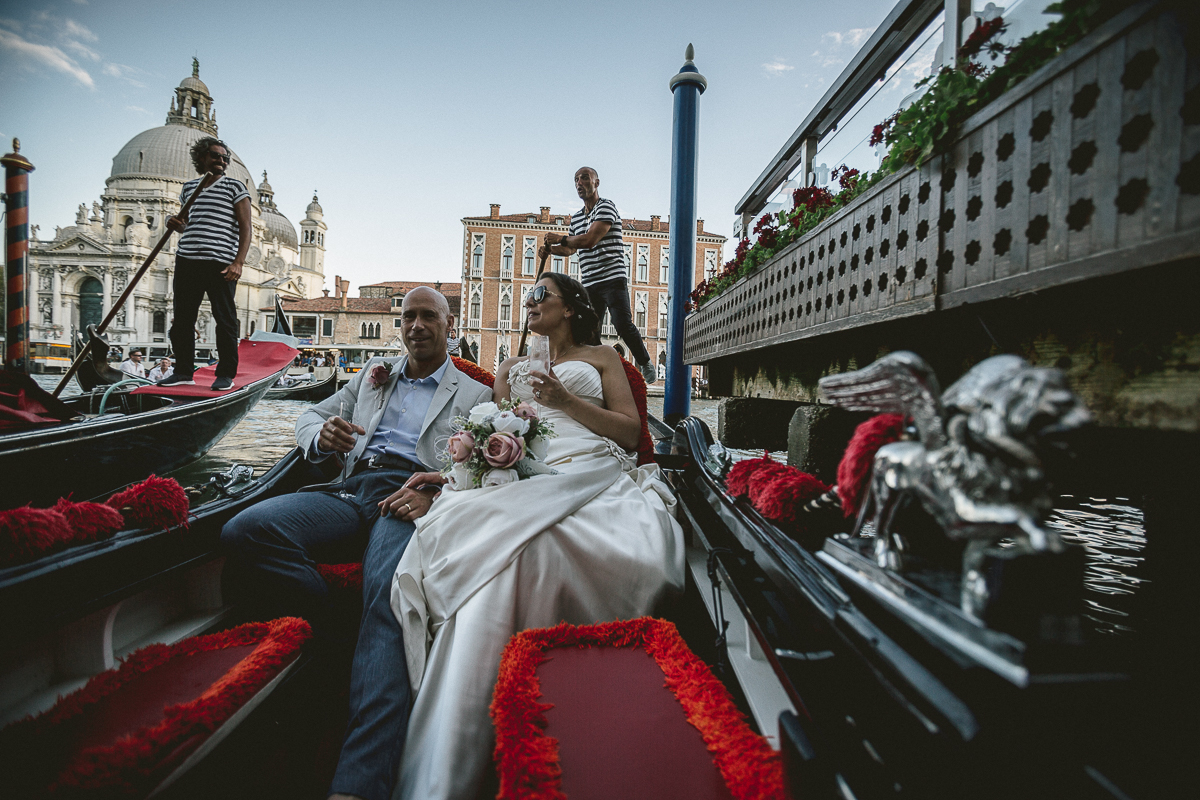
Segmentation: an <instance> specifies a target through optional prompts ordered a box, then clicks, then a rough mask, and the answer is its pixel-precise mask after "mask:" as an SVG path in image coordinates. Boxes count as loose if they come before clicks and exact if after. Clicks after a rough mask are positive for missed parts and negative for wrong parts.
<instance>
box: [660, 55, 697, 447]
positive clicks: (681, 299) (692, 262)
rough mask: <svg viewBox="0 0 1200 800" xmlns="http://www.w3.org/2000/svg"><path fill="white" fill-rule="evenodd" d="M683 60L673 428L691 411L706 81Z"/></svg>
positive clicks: (677, 90)
mask: <svg viewBox="0 0 1200 800" xmlns="http://www.w3.org/2000/svg"><path fill="white" fill-rule="evenodd" d="M694 56H695V51H694V50H693V48H692V46H691V45H690V44H689V45H688V46H687V52H686V54H685V55H684V58H685V59H686V60H685V61H684V63H683V66H682V67H680V68H679V72H678V73H677V74H676V75H675V77H673V78H671V83H670V87H671V93H672V94H673V95H675V111H674V122H673V124H672V126H671V288H670V307H669V308H668V313H667V383H666V387H665V388H664V389H663V394H664V396H663V421H664V422H666V423H667V424H668V425H671V426H675V425H676V424H678V423H679V421H680V420H682V419H683V418H684V417H686V416H688V414H689V413H691V407H692V382H691V380H689V372H690V370H689V369H688V368H687V367H686V366H684V363H683V321H684V317H685V316H686V314H687V309H686V305H687V301H688V296H689V295H690V294H691V293H692V283H693V281H694V280H695V274H696V167H697V164H698V163H699V162H698V158H699V153H698V150H697V145H698V141H699V137H700V95H701V94H702V93H703V92H704V90H705V89H706V88H708V81H706V80H705V79H704V76H703V75H701V74H700V72H699V70H697V69H696V65H695V64H693V63H692V59H693V58H694Z"/></svg>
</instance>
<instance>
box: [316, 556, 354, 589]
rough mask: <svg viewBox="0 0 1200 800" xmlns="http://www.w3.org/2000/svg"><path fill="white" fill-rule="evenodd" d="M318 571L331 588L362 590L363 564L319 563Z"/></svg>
mask: <svg viewBox="0 0 1200 800" xmlns="http://www.w3.org/2000/svg"><path fill="white" fill-rule="evenodd" d="M317 572H319V573H321V577H322V578H323V579H324V581H325V583H327V584H328V585H329V588H330V589H343V590H345V589H353V590H355V591H362V581H363V578H362V564H361V563H355V564H317Z"/></svg>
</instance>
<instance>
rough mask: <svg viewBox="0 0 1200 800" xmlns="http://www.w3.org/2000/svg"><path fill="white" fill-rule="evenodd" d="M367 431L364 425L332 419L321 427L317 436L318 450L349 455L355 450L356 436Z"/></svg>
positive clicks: (336, 418)
mask: <svg viewBox="0 0 1200 800" xmlns="http://www.w3.org/2000/svg"><path fill="white" fill-rule="evenodd" d="M366 432H367V429H366V428H364V427H363V426H362V425H355V424H353V423H350V422H347V421H346V420H344V419H342V418H341V417H330V418H329V419H327V420H325V424H324V425H322V426H321V433H320V434H319V435H318V436H317V449H318V450H320V451H321V452H324V453H349V452H350V451H351V450H353V449H354V434H356V433H357V434H359V435H363V434H365V433H366Z"/></svg>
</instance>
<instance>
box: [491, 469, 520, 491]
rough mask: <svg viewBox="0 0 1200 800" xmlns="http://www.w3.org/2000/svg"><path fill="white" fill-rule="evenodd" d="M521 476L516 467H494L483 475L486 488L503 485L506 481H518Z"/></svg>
mask: <svg viewBox="0 0 1200 800" xmlns="http://www.w3.org/2000/svg"><path fill="white" fill-rule="evenodd" d="M520 478H521V476H520V475H518V474H517V471H516V470H515V469H492V470H488V471H487V472H485V473H484V475H483V485H484V488H486V487H488V486H503V485H504V484H506V483H516V482H517V481H518V480H520Z"/></svg>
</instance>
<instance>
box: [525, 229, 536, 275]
mask: <svg viewBox="0 0 1200 800" xmlns="http://www.w3.org/2000/svg"><path fill="white" fill-rule="evenodd" d="M536 253H537V239H535V238H533V237H532V236H526V237H525V260H524V261H523V262H522V265H521V274H522V275H532V274H533V259H534V255H535V254H536Z"/></svg>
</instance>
